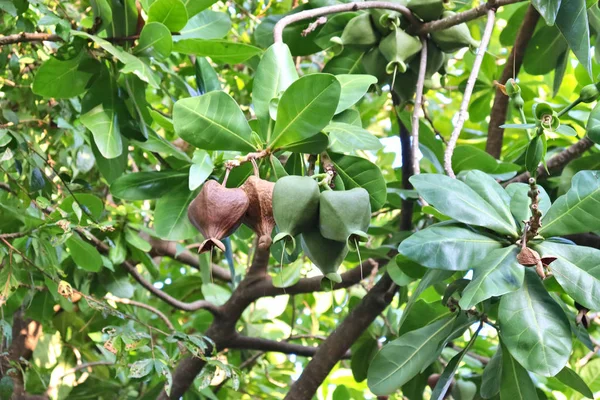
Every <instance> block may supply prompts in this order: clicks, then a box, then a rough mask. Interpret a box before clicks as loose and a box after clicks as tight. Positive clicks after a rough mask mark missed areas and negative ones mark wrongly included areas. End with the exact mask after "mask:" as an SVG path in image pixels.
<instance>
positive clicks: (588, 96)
mask: <svg viewBox="0 0 600 400" xmlns="http://www.w3.org/2000/svg"><path fill="white" fill-rule="evenodd" d="M598 96H600V91H599V90H598V87H597V86H596V84H595V83H591V84H589V85H586V86H584V87H583V89H581V92H579V99H580V100H581V101H582V102H584V103H591V102H592V101H595V100H596V99H597V98H598Z"/></svg>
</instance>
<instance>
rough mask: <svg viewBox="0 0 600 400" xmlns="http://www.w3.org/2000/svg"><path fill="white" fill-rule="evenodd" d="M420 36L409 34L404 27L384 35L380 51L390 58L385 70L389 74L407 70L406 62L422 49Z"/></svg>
mask: <svg viewBox="0 0 600 400" xmlns="http://www.w3.org/2000/svg"><path fill="white" fill-rule="evenodd" d="M422 47H423V46H422V44H421V41H420V40H419V38H417V37H414V36H411V35H409V34H408V33H406V32H404V31H403V30H402V29H400V28H397V29H394V31H393V32H392V33H390V34H389V35H387V36H386V37H384V38H383V39H382V40H381V42H380V43H379V51H381V54H383V56H384V57H385V58H386V60H388V63H387V65H386V67H385V70H386V72H387V73H388V74H393V73H394V71H395V70H396V71H397V72H406V69H407V68H408V66H407V65H406V62H407V61H408V60H410V59H411V57H413V56H414V55H415V54H417V53H418V52H419V51H421V48H422Z"/></svg>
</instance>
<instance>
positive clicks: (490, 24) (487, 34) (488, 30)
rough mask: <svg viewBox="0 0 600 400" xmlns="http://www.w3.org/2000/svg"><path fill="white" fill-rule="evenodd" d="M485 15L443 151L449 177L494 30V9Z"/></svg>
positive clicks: (452, 173) (453, 175)
mask: <svg viewBox="0 0 600 400" xmlns="http://www.w3.org/2000/svg"><path fill="white" fill-rule="evenodd" d="M487 15H488V17H487V22H486V24H485V30H484V31H483V37H482V38H481V45H480V46H479V48H478V49H477V55H476V56H475V61H473V68H472V69H471V74H470V75H469V79H467V86H466V87H465V92H464V94H463V99H462V102H461V103H460V108H459V110H458V115H457V119H456V123H455V124H454V129H453V130H452V135H451V136H450V140H449V141H448V146H447V147H446V152H445V153H444V169H445V170H446V173H447V174H448V176H450V177H451V178H456V175H455V174H454V170H453V169H452V154H453V153H454V149H455V148H456V143H457V142H458V137H459V136H460V132H461V131H462V128H463V125H464V124H465V120H466V119H467V109H468V108H469V101H471V95H472V94H473V88H474V87H475V82H476V81H477V76H478V75H479V69H480V68H481V63H482V61H483V56H484V55H485V52H486V50H487V48H488V44H489V43H490V39H491V37H492V32H493V30H494V21H495V20H496V11H495V9H489V10H488V12H487Z"/></svg>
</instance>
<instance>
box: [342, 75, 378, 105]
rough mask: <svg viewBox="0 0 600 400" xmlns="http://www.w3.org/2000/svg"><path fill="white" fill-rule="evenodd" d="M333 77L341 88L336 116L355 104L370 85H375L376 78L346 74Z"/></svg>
mask: <svg viewBox="0 0 600 400" xmlns="http://www.w3.org/2000/svg"><path fill="white" fill-rule="evenodd" d="M335 77H336V79H337V80H338V81H339V82H340V85H341V88H342V91H341V94H340V102H339V103H338V106H337V108H336V110H335V113H336V114H339V113H341V112H342V111H344V110H346V109H348V108H350V107H351V106H352V105H354V104H356V103H357V102H358V101H359V100H360V99H362V97H363V96H364V95H365V93H367V90H369V88H370V87H371V85H373V84H375V83H377V78H375V77H374V76H372V75H357V74H347V75H336V76H335Z"/></svg>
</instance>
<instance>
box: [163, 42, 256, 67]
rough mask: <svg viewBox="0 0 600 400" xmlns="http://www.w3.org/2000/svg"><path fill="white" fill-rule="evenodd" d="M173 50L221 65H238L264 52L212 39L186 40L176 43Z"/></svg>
mask: <svg viewBox="0 0 600 400" xmlns="http://www.w3.org/2000/svg"><path fill="white" fill-rule="evenodd" d="M173 50H174V51H177V52H179V53H183V54H193V55H196V56H202V57H210V58H211V59H212V60H213V61H214V62H216V63H220V64H226V63H231V64H238V63H242V62H244V61H246V60H248V59H249V58H252V57H254V56H257V55H259V54H260V53H261V52H262V50H261V49H259V48H258V47H254V46H250V45H249V44H245V43H237V42H228V41H226V40H220V39H212V40H204V39H184V40H180V41H178V42H175V44H174V46H173Z"/></svg>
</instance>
